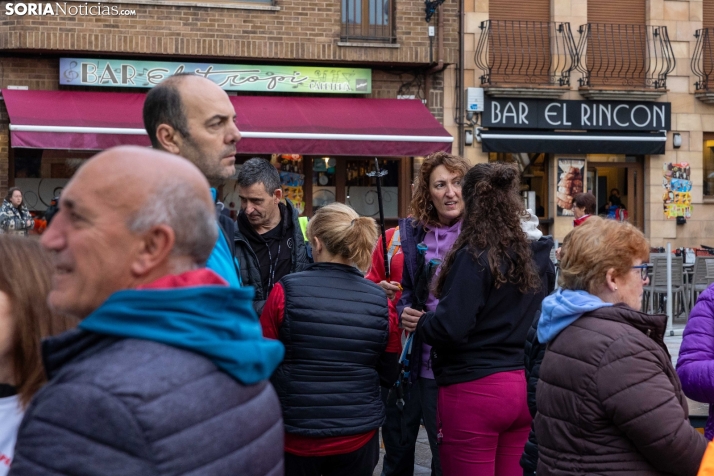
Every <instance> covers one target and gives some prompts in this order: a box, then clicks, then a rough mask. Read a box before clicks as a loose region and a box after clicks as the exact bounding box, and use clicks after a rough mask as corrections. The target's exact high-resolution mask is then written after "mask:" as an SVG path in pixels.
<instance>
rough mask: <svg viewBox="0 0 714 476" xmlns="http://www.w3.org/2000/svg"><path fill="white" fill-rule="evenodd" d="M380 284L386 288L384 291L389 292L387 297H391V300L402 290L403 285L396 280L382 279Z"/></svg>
mask: <svg viewBox="0 0 714 476" xmlns="http://www.w3.org/2000/svg"><path fill="white" fill-rule="evenodd" d="M379 285H380V286H381V287H382V289H384V292H385V293H387V298H389V300H390V301H392V300H393V299H394V298H395V296H396V295H397V292H399V291H401V290H402V285H401V284H399V283H398V282H396V281H380V283H379Z"/></svg>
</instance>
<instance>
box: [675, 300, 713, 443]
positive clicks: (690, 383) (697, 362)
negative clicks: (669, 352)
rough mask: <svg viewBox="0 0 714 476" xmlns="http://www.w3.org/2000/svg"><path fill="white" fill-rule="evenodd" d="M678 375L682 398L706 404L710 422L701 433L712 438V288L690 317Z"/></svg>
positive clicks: (708, 421) (680, 354)
mask: <svg viewBox="0 0 714 476" xmlns="http://www.w3.org/2000/svg"><path fill="white" fill-rule="evenodd" d="M677 375H679V380H681V382H682V390H683V391H684V394H685V395H686V396H687V397H689V398H691V399H692V400H695V401H697V402H703V403H708V404H709V419H707V426H706V429H705V431H704V436H706V438H707V440H711V439H712V437H714V286H710V287H709V288H707V289H706V290H705V291H704V292H703V293H702V294H701V295H700V296H699V300H698V301H697V304H696V305H695V306H694V308H693V309H692V312H691V314H690V315H689V322H687V327H686V328H685V329H684V337H683V338H682V346H681V347H680V349H679V359H678V360H677Z"/></svg>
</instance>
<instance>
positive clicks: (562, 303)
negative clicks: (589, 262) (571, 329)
mask: <svg viewBox="0 0 714 476" xmlns="http://www.w3.org/2000/svg"><path fill="white" fill-rule="evenodd" d="M607 306H612V304H611V303H608V302H604V301H602V300H601V299H600V298H599V297H597V296H593V295H592V294H590V293H588V292H586V291H571V290H569V289H562V288H561V289H558V290H557V291H556V292H554V293H553V294H551V295H550V296H546V298H545V299H543V304H542V308H541V314H540V320H539V321H538V341H539V342H541V343H542V344H547V343H548V342H550V341H552V340H553V339H555V338H556V337H557V336H558V334H560V333H561V332H562V331H563V329H565V328H566V327H568V326H569V325H570V324H572V323H573V322H575V321H577V320H578V319H579V318H580V316H582V315H583V314H585V313H587V312H590V311H594V310H595V309H600V308H602V307H607Z"/></svg>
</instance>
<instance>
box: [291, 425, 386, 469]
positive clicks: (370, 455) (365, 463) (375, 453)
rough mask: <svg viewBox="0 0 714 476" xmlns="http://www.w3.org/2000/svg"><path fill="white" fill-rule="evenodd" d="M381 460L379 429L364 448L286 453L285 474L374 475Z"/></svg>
mask: <svg viewBox="0 0 714 476" xmlns="http://www.w3.org/2000/svg"><path fill="white" fill-rule="evenodd" d="M378 462H379V431H376V432H375V433H374V437H373V438H372V439H371V440H369V442H367V444H366V445H364V446H363V447H362V448H360V449H358V450H356V451H353V452H351V453H345V454H341V455H331V456H295V455H293V454H290V453H285V476H372V472H373V471H374V468H375V467H376V466H377V463H378Z"/></svg>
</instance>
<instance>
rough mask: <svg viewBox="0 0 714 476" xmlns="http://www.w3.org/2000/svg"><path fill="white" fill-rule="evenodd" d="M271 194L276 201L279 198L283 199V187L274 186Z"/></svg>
mask: <svg viewBox="0 0 714 476" xmlns="http://www.w3.org/2000/svg"><path fill="white" fill-rule="evenodd" d="M273 196H274V197H275V199H276V202H279V201H280V200H282V199H283V189H282V188H276V189H275V192H273Z"/></svg>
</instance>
